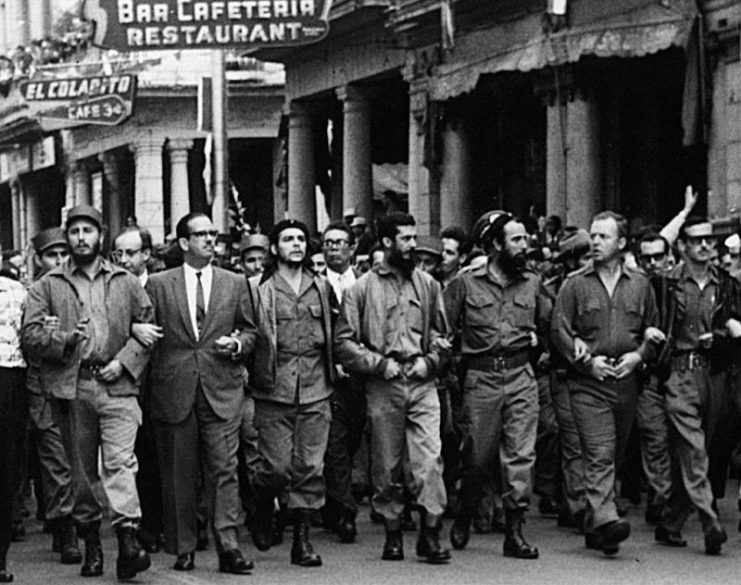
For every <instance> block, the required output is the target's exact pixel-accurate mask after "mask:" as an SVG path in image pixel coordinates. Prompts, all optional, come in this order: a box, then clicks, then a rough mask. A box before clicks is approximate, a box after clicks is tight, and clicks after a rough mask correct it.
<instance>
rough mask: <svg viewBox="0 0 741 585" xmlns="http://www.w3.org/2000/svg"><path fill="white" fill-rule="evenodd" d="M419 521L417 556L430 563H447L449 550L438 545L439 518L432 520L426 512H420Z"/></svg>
mask: <svg viewBox="0 0 741 585" xmlns="http://www.w3.org/2000/svg"><path fill="white" fill-rule="evenodd" d="M419 523H420V528H419V537H418V538H417V556H418V557H421V558H422V559H424V560H425V562H427V563H430V564H431V565H443V564H445V563H447V562H448V561H449V560H450V551H449V550H448V549H445V548H443V547H442V546H440V519H439V518H438V519H437V520H434V519H433V518H431V517H428V516H427V513H426V512H420V519H419ZM430 524H432V526H430Z"/></svg>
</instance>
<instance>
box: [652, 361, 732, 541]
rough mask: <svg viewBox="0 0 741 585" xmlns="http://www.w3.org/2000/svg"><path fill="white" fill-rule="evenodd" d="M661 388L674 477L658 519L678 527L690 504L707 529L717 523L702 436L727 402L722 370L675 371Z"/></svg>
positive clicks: (705, 434)
mask: <svg viewBox="0 0 741 585" xmlns="http://www.w3.org/2000/svg"><path fill="white" fill-rule="evenodd" d="M665 387H666V413H667V417H668V419H669V425H670V426H669V446H670V449H671V453H672V457H673V459H674V465H673V478H674V481H673V483H672V491H671V496H670V497H669V501H668V503H667V507H666V508H665V510H664V516H663V518H662V523H663V525H664V526H665V527H666V528H667V529H668V530H671V531H679V530H680V529H681V528H682V526H683V525H684V523H685V522H686V521H687V518H688V516H689V514H690V512H691V511H692V507H693V506H694V507H695V508H696V509H697V512H698V515H699V518H700V523H701V524H702V527H703V529H705V530H706V529H707V528H709V527H710V526H713V525H717V523H718V515H717V514H716V513H715V511H714V510H713V508H712V504H713V491H712V488H711V485H710V481H709V479H708V468H709V463H708V454H707V449H706V446H707V443H706V437H707V436H710V435H712V432H713V430H714V425H715V421H717V420H718V416H719V414H720V412H719V410H720V409H722V408H724V405H726V404H727V400H726V395H725V374H724V373H718V374H713V375H711V374H710V371H709V370H708V369H707V368H704V367H699V368H695V369H694V370H692V371H690V370H684V371H677V370H675V371H672V373H671V376H670V377H669V379H668V380H667V381H666V384H665Z"/></svg>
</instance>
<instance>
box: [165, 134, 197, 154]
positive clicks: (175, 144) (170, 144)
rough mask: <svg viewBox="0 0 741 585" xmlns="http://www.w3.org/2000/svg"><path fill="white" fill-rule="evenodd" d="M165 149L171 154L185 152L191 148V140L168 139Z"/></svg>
mask: <svg viewBox="0 0 741 585" xmlns="http://www.w3.org/2000/svg"><path fill="white" fill-rule="evenodd" d="M165 148H167V151H168V152H170V153H171V154H172V153H173V152H176V151H185V152H187V151H188V150H190V149H191V148H193V140H192V139H191V138H168V139H167V144H166V145H165Z"/></svg>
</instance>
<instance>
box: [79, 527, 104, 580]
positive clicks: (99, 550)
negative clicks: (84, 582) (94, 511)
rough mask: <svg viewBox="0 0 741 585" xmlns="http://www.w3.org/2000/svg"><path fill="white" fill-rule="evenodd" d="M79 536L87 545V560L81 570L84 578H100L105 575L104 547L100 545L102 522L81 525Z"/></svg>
mask: <svg viewBox="0 0 741 585" xmlns="http://www.w3.org/2000/svg"><path fill="white" fill-rule="evenodd" d="M77 535H78V536H79V537H80V538H82V540H83V542H84V543H85V560H84V561H83V563H82V568H81V569H80V575H82V576H83V577H99V576H100V575H102V574H103V547H102V545H101V543H100V521H97V522H91V523H89V524H80V525H79V526H78V527H77Z"/></svg>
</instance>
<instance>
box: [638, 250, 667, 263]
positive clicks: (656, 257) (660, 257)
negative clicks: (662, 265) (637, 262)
mask: <svg viewBox="0 0 741 585" xmlns="http://www.w3.org/2000/svg"><path fill="white" fill-rule="evenodd" d="M640 258H641V262H650V261H651V260H653V261H654V262H661V261H662V260H663V259H664V258H666V252H656V254H641V256H640Z"/></svg>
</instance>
